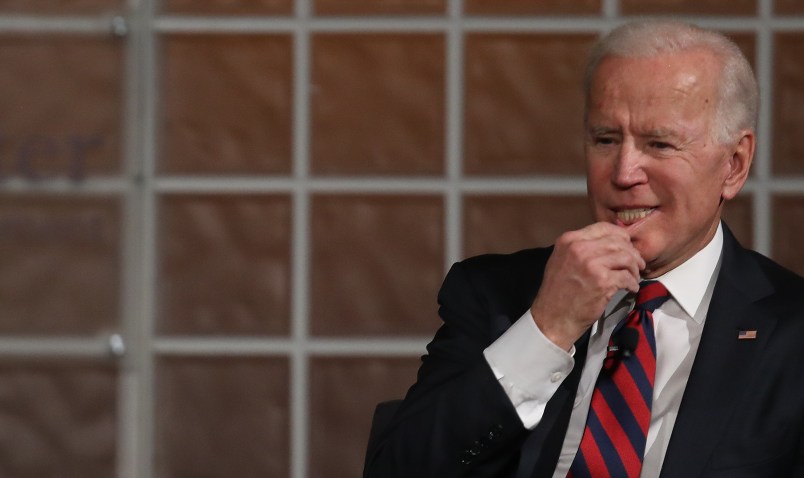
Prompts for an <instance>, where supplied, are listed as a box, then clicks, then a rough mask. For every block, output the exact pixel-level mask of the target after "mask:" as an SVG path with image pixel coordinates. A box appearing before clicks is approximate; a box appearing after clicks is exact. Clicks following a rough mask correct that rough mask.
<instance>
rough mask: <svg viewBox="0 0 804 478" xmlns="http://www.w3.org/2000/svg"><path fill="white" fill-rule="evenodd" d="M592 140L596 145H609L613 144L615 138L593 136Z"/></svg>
mask: <svg viewBox="0 0 804 478" xmlns="http://www.w3.org/2000/svg"><path fill="white" fill-rule="evenodd" d="M592 140H593V142H594V143H595V144H596V145H600V146H610V145H612V144H615V139H614V138H613V137H611V136H595V137H594V138H593V139H592Z"/></svg>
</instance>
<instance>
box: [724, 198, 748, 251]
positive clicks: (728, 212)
mask: <svg viewBox="0 0 804 478" xmlns="http://www.w3.org/2000/svg"><path fill="white" fill-rule="evenodd" d="M752 199H753V198H752V197H751V196H750V195H749V194H747V193H745V192H743V193H741V194H740V195H738V196H737V197H736V198H734V199H732V200H731V201H729V202H727V203H726V205H725V206H724V207H723V216H722V218H723V222H725V223H726V224H727V225H728V227H729V229H731V232H733V233H734V236H735V237H736V238H737V240H738V241H740V244H742V245H743V247H748V248H751V247H753V245H754V211H753V207H754V204H753V201H752Z"/></svg>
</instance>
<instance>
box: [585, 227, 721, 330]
mask: <svg viewBox="0 0 804 478" xmlns="http://www.w3.org/2000/svg"><path fill="white" fill-rule="evenodd" d="M722 251H723V226H722V225H721V224H718V226H717V231H715V235H714V237H712V240H711V241H709V244H707V245H706V246H704V248H703V249H701V250H700V251H698V252H697V253H695V255H694V256H692V257H690V258H689V259H687V261H686V262H684V263H683V264H681V265H680V266H678V267H676V268H675V269H673V270H671V271H669V272H666V273H664V274H663V275H661V276H659V277H657V278H656V279H655V280H658V281H659V282H661V283H662V284H663V285H664V286H665V287H666V288H667V291H668V292H670V295H672V296H673V299H674V300H675V301H676V302H677V303H678V305H680V306H681V308H682V309H684V312H686V313H687V314H688V315H689V316H690V317H692V318H693V319H694V320H695V321H697V322H699V323H700V322H702V321H703V314H701V315H699V314H697V312H698V308H699V307H700V306H701V301H702V300H703V298H704V295H705V294H706V290H707V288H708V286H709V283H710V280H711V279H712V274H714V273H715V270H716V269H717V266H718V263H719V262H720V254H721V252H722ZM626 297H629V293H628V291H627V290H619V291H617V293H616V294H614V297H612V299H611V300H610V301H609V303H608V304H607V305H606V310H605V311H604V313H603V317H608V316H609V315H611V314H612V313H613V312H614V311H615V310H616V309H617V308H618V307H619V306H620V305H621V303H622V301H623V299H625V298H626ZM630 297H633V295H630ZM593 332H594V330H593Z"/></svg>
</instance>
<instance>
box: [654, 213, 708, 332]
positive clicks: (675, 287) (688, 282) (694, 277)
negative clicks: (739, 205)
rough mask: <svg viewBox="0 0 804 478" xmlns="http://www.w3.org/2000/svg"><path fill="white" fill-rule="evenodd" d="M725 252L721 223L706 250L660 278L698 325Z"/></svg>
mask: <svg viewBox="0 0 804 478" xmlns="http://www.w3.org/2000/svg"><path fill="white" fill-rule="evenodd" d="M722 251H723V226H722V225H721V224H718V226H717V231H715V235H714V237H712V240H711V241H709V244H707V245H706V246H705V247H704V248H703V249H701V250H700V251H698V252H697V253H696V254H695V255H694V256H692V257H690V258H689V259H687V261H686V262H684V263H683V264H681V265H680V266H678V267H676V268H675V269H673V270H671V271H669V272H666V273H665V274H664V275H662V276H659V277H657V278H656V280H658V281H659V282H661V283H662V284H663V285H664V286H665V287H666V288H667V290H668V291H669V292H670V294H671V295H672V296H673V299H674V300H675V301H676V302H677V303H678V305H680V306H681V308H682V309H684V312H686V313H687V315H689V316H690V317H692V318H693V319H694V320H696V321H697V322H701V321H702V320H703V314H700V315H699V314H698V308H699V307H700V306H701V301H702V300H703V298H704V294H706V290H707V288H708V287H709V282H710V280H711V279H712V274H714V273H715V270H716V269H717V266H718V263H719V262H720V254H721V252H722Z"/></svg>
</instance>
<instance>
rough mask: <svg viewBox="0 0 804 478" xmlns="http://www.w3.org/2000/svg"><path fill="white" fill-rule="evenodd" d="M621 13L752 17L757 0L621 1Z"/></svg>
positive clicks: (755, 10) (755, 9)
mask: <svg viewBox="0 0 804 478" xmlns="http://www.w3.org/2000/svg"><path fill="white" fill-rule="evenodd" d="M621 1H622V4H621V8H622V12H623V13H625V14H627V15H632V14H642V15H645V14H664V13H676V14H693V15H694V14H698V15H753V14H755V13H757V0H621Z"/></svg>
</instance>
